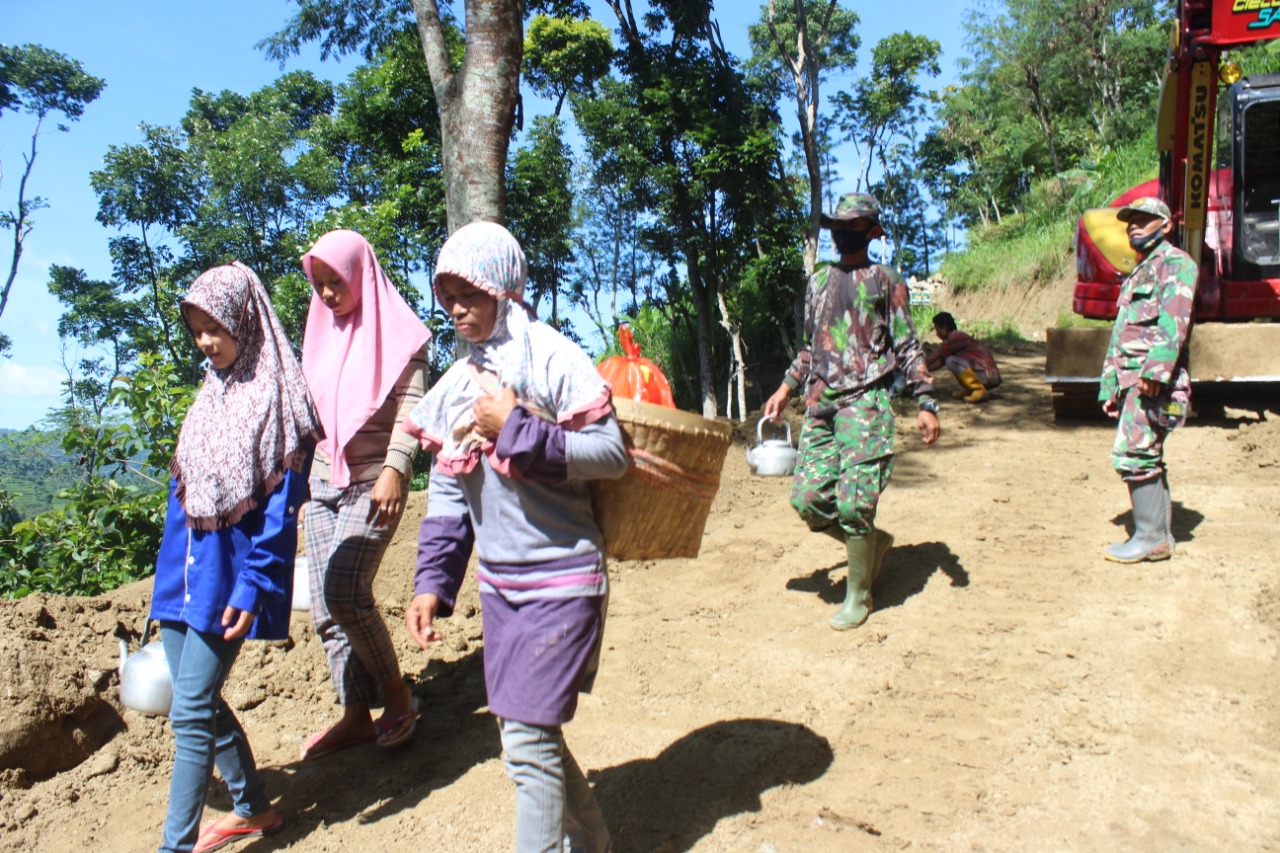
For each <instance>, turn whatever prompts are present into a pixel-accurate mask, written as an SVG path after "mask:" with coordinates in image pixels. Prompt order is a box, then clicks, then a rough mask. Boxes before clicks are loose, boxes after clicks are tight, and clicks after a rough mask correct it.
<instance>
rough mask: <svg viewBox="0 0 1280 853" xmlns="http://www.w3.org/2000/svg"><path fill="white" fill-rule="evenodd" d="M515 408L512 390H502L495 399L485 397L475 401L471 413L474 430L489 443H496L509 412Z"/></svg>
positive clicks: (513, 391) (514, 396)
mask: <svg viewBox="0 0 1280 853" xmlns="http://www.w3.org/2000/svg"><path fill="white" fill-rule="evenodd" d="M515 407H516V392H515V389H514V388H503V389H502V392H501V393H499V394H498V396H496V397H491V396H489V395H485V396H484V397H481V398H480V399H479V400H476V403H475V405H474V406H472V407H471V408H472V411H473V412H474V413H475V416H476V430H477V431H478V432H479V433H480V434H481V435H483V436H484V437H485V438H487V439H489V440H490V441H497V440H498V434H499V433H501V432H502V427H503V426H504V425H505V424H506V422H507V417H508V416H509V415H510V414H511V410H512V409H514V408H515Z"/></svg>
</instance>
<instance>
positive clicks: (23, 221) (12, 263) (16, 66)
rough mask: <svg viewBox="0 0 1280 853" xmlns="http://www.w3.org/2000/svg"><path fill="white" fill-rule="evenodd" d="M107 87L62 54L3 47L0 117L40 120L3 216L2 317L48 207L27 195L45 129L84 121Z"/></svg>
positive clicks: (4, 347) (3, 344) (2, 341)
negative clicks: (52, 121)
mask: <svg viewBox="0 0 1280 853" xmlns="http://www.w3.org/2000/svg"><path fill="white" fill-rule="evenodd" d="M105 85H106V83H105V82H104V81H102V80H101V79H99V78H97V77H94V76H92V75H90V74H87V73H86V72H85V70H84V67H83V66H82V65H81V64H80V63H79V62H77V61H76V60H74V59H71V58H70V57H68V56H65V55H63V54H61V53H58V52H57V51H53V50H49V49H48V48H46V47H41V46H40V45H38V44H27V45H21V46H16V47H15V46H11V45H0V117H2V116H3V114H4V113H5V112H7V111H8V112H17V111H21V112H25V113H27V114H29V115H32V116H34V117H35V121H34V126H33V128H32V131H31V145H30V147H29V149H28V150H27V152H26V153H25V154H23V157H22V160H23V169H22V175H21V177H20V178H19V179H18V197H17V205H16V207H14V208H13V209H12V210H7V211H3V212H0V227H4V228H8V229H11V230H12V231H13V253H12V257H11V258H10V259H9V272H8V275H7V277H6V278H5V282H4V289H3V290H0V316H3V314H4V309H5V307H6V306H7V305H8V304H9V292H10V290H12V289H13V282H14V279H16V278H17V277H18V262H19V261H20V260H21V259H22V250H23V243H24V242H25V241H26V239H27V236H28V235H29V234H30V233H31V229H32V228H33V227H34V224H33V222H32V220H31V215H32V214H33V213H34V212H35V211H37V210H40V209H41V208H43V207H45V206H46V204H45V201H44V199H42V198H40V197H39V196H29V195H28V194H27V183H28V181H29V180H30V179H31V173H32V171H33V170H34V169H35V165H36V156H37V154H38V149H37V142H38V141H39V139H40V128H41V127H42V126H43V124H44V121H45V119H46V118H48V117H49V116H50V115H52V114H54V113H61V114H62V115H63V116H64V117H65V118H66V119H67V120H68V121H79V120H80V116H82V115H84V108H85V106H86V105H88V104H90V103H92V102H93V101H95V100H97V98H98V95H99V94H101V93H102V89H103V87H104V86H105ZM57 128H58V130H60V131H64V132H65V131H67V130H68V129H69V128H67V126H66V125H64V124H58V125H57ZM0 178H3V172H0ZM9 347H10V339H9V338H8V336H6V335H3V334H0V353H4V352H6V351H8V349H9Z"/></svg>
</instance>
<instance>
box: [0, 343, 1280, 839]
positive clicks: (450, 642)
mask: <svg viewBox="0 0 1280 853" xmlns="http://www.w3.org/2000/svg"><path fill="white" fill-rule="evenodd" d="M1000 355H1001V358H1002V369H1003V370H1004V372H1005V375H1006V377H1007V378H1006V383H1005V386H1004V387H1003V388H1002V389H1001V391H1000V392H999V394H998V395H997V396H996V397H995V398H994V399H993V400H992V401H991V402H989V403H987V404H984V405H982V406H980V407H965V406H962V405H961V404H959V403H957V404H953V405H948V406H946V407H945V409H944V412H943V419H942V420H943V428H944V434H943V437H942V440H941V441H940V442H939V444H938V445H937V446H935V447H933V448H923V447H922V446H921V445H920V443H919V441H918V439H917V438H916V437H914V436H913V435H911V434H910V432H909V431H908V429H907V428H908V427H910V426H912V424H911V421H912V420H913V419H912V418H905V419H903V420H902V422H901V423H900V429H899V434H900V441H899V450H900V453H899V457H898V460H897V470H896V472H895V475H894V480H893V485H892V487H891V488H890V490H889V492H888V493H887V494H886V496H885V499H884V502H883V504H882V507H881V514H880V520H881V523H882V526H883V527H884V528H885V529H887V530H889V531H891V532H892V533H893V534H894V535H895V536H896V538H897V547H896V548H895V549H894V551H893V552H892V553H891V554H890V555H889V557H888V559H887V561H886V565H885V571H884V573H883V576H882V578H881V579H880V581H879V582H878V583H877V586H876V588H875V597H876V603H877V610H876V612H875V613H874V614H873V616H872V617H871V620H870V621H869V622H868V624H867V625H866V626H864V627H863V628H861V629H859V630H857V631H853V632H849V633H836V632H834V631H832V630H830V629H829V628H828V627H827V618H828V616H829V614H830V612H831V611H832V609H833V608H834V607H835V605H836V603H837V602H838V600H839V599H840V598H841V596H842V590H843V587H842V579H843V569H844V566H843V563H844V558H843V553H842V549H841V548H840V546H839V545H837V544H835V543H833V542H832V541H831V540H829V539H826V538H824V537H820V536H815V535H811V534H809V533H807V532H806V530H805V529H804V527H803V525H802V524H801V523H800V522H799V521H798V520H797V518H796V516H795V515H794V513H793V512H792V511H791V510H790V508H789V506H788V504H787V481H785V480H783V479H765V478H753V477H751V476H750V475H749V474H748V472H747V469H746V466H745V463H744V461H743V458H742V450H743V449H744V448H743V447H741V446H735V447H734V448H733V449H731V451H730V455H729V462H728V465H727V467H726V470H725V477H724V483H723V486H722V488H721V492H720V495H719V497H718V499H717V501H716V504H715V506H714V509H713V512H712V515H711V518H710V520H709V522H708V525H707V533H706V539H705V544H704V546H703V552H702V556H701V557H700V558H699V559H698V560H696V561H689V560H672V561H663V562H652V563H617V564H615V565H613V566H612V567H611V574H612V579H613V594H612V603H611V608H610V613H609V622H608V628H607V632H606V641H607V651H606V654H605V658H604V662H603V669H602V672H601V676H600V679H599V681H598V682H597V686H596V692H595V694H594V695H592V696H589V697H586V698H585V699H584V701H583V703H582V706H581V708H580V711H579V714H578V718H577V719H576V720H575V721H574V722H573V723H571V724H570V725H569V726H568V727H567V736H568V739H569V741H570V743H571V745H572V747H573V749H574V752H575V754H576V755H577V756H578V758H579V760H580V762H581V763H582V764H583V766H584V769H588V770H589V775H590V777H591V779H592V780H593V782H594V783H595V785H596V789H597V792H598V795H599V798H600V800H601V803H602V805H603V807H604V810H605V813H606V816H607V818H608V820H609V823H610V826H611V828H612V830H613V832H614V834H615V838H616V849H617V851H618V853H683V851H691V852H693V851H696V853H720V851H735V853H736V852H737V851H745V853H809V852H810V851H817V853H826V851H833V853H834V851H841V853H845V852H846V851H863V850H866V851H880V850H902V849H916V850H940V851H952V850H982V851H1057V850H1085V851H1091V850H1097V851H1103V850H1161V851H1165V850H1233V851H1263V850H1280V711H1277V709H1278V708H1280V666H1278V665H1277V643H1278V640H1280V556H1277V548H1276V542H1277V518H1278V517H1280V489H1277V483H1276V479H1277V473H1280V467H1278V466H1280V428H1278V427H1277V420H1276V417H1277V416H1276V414H1275V413H1271V414H1270V416H1269V417H1270V418H1271V419H1270V420H1267V419H1259V417H1258V416H1257V415H1256V414H1254V413H1251V412H1243V411H1234V410H1228V417H1227V418H1225V419H1222V420H1217V421H1214V422H1203V421H1194V422H1192V423H1191V424H1190V425H1188V426H1187V427H1186V428H1185V429H1183V430H1182V431H1180V432H1179V433H1177V434H1176V435H1175V436H1173V438H1172V439H1171V440H1170V442H1169V454H1168V455H1169V460H1170V466H1171V472H1172V473H1171V477H1170V480H1171V486H1172V491H1173V498H1174V503H1175V506H1174V526H1175V532H1176V533H1177V535H1178V539H1179V540H1180V546H1179V549H1178V553H1177V556H1176V557H1175V558H1174V559H1173V560H1171V561H1169V562H1165V563H1158V564H1146V565H1139V566H1134V567H1125V566H1117V565H1115V564H1111V563H1107V562H1105V561H1103V560H1102V559H1101V556H1100V555H1101V552H1102V549H1103V548H1104V547H1105V546H1106V545H1107V543H1108V542H1111V541H1115V540H1117V539H1119V538H1122V537H1123V525H1124V523H1126V522H1127V521H1128V502H1127V498H1126V494H1125V490H1124V488H1123V486H1122V484H1121V483H1120V481H1119V479H1118V478H1117V477H1116V476H1115V475H1114V473H1112V472H1111V470H1110V468H1109V467H1108V462H1107V453H1108V449H1109V447H1110V442H1111V432H1110V429H1109V427H1107V426H1106V425H1105V424H1077V425H1072V426H1058V425H1055V424H1054V423H1053V422H1052V420H1051V417H1050V412H1049V405H1048V397H1047V393H1046V391H1045V389H1044V388H1043V386H1042V384H1041V382H1040V381H1039V371H1040V366H1041V363H1042V361H1041V360H1042V357H1043V351H1042V350H1041V349H1038V348H1037V347H1036V346H1034V345H1027V346H1025V347H1022V348H1020V349H1019V350H1018V351H1016V352H1014V351H1006V352H1003V353H1000ZM948 382H949V380H946V381H944V382H943V383H942V387H943V388H944V390H949V389H950V386H949V385H948V384H947V383H948ZM752 427H753V425H750V424H748V425H747V428H746V429H745V430H743V434H744V435H745V434H746V433H747V432H749V431H750V430H751V429H752ZM417 499H418V501H420V500H421V497H420V496H418V498H417ZM417 506H418V507H419V508H418V512H420V511H421V509H420V506H421V505H420V503H419V504H417ZM413 528H414V525H406V526H405V527H404V529H402V530H401V531H400V533H399V535H398V538H397V542H396V544H395V546H394V547H393V550H392V552H391V554H390V555H389V557H388V559H387V561H386V563H385V564H384V569H383V575H382V577H381V578H380V581H379V589H380V595H381V597H382V601H383V603H384V606H385V609H386V611H387V613H388V618H389V619H391V620H393V621H395V623H396V624H395V625H394V633H395V636H396V640H397V643H398V645H399V648H400V650H401V661H402V664H403V665H404V668H405V670H406V672H407V673H409V674H410V675H411V676H412V678H413V681H414V685H415V687H414V689H415V690H416V691H417V692H419V693H420V694H422V695H423V696H424V697H426V699H427V701H428V706H429V709H430V710H429V712H428V715H427V717H426V719H425V720H424V722H423V726H422V728H421V730H420V731H419V734H418V736H417V738H416V740H415V741H414V742H413V744H412V745H411V746H410V747H409V748H407V749H404V750H402V751H399V752H395V753H383V752H380V751H378V750H377V749H376V748H375V747H372V746H370V747H364V748H359V749H356V750H352V751H349V752H347V753H344V754H340V755H336V756H333V757H330V758H328V759H326V760H324V761H321V762H313V763H308V764H300V763H298V762H297V761H296V756H297V753H298V749H299V745H300V744H301V742H302V739H303V738H304V737H305V736H306V735H307V734H309V733H310V732H312V731H315V730H317V729H318V728H320V727H321V726H323V725H324V724H325V723H326V721H327V720H329V719H331V718H332V717H333V715H334V709H333V707H332V706H331V704H330V703H331V701H332V693H331V690H330V688H329V685H328V679H327V673H326V670H325V667H324V658H323V654H322V653H321V650H320V647H319V644H318V643H317V642H316V641H315V639H314V636H313V634H312V631H311V629H310V627H309V625H307V624H306V619H305V616H304V617H303V618H302V619H299V620H297V622H296V624H295V625H294V627H293V630H292V640H291V641H290V642H289V643H282V644H274V645H270V646H268V645H263V644H256V645H253V646H249V647H246V651H245V653H244V654H242V656H241V659H240V662H239V664H238V665H237V669H236V672H235V673H234V675H233V679H232V682H231V683H230V684H229V687H228V691H227V693H228V696H229V697H230V698H231V700H232V701H233V703H234V704H235V705H236V707H237V708H238V709H240V713H241V717H242V719H243V720H244V721H245V724H246V727H247V728H248V730H249V733H250V736H251V739H252V740H253V743H254V746H255V749H256V751H257V754H258V758H259V761H260V763H261V764H262V765H263V766H264V767H265V772H266V774H267V776H268V779H269V782H270V786H271V792H272V795H273V796H274V797H275V798H276V801H277V805H278V808H279V809H280V810H281V811H283V813H284V814H285V816H286V818H287V820H288V826H287V828H286V829H285V831H284V832H283V833H282V834H281V835H279V836H276V837H274V838H273V839H268V840H264V841H258V842H255V843H253V844H245V845H242V846H241V847H239V848H238V849H239V850H243V851H249V853H262V852H263V851H267V850H273V849H290V850H300V851H361V853H365V852H366V851H382V850H386V851H392V850H425V851H441V852H442V853H452V852H453V851H456V852H457V853H490V852H491V851H502V850H509V849H510V847H511V838H512V824H513V820H512V808H513V806H512V802H513V794H512V788H511V785H510V783H509V782H508V781H507V780H506V778H505V775H504V772H503V769H502V765H501V762H500V760H499V756H498V752H499V747H498V740H497V734H496V727H495V724H494V722H493V720H492V718H490V717H489V716H488V715H487V714H486V713H484V690H483V680H482V673H481V669H480V663H479V661H480V651H481V642H482V638H481V635H480V622H479V615H478V612H477V609H476V598H475V593H474V588H473V587H469V588H468V594H467V597H466V598H465V599H464V602H463V604H462V606H460V608H459V614H458V615H457V616H455V617H454V618H453V619H451V620H449V621H448V622H447V623H445V628H446V632H447V637H448V639H447V640H446V642H445V643H444V644H443V645H442V647H441V648H440V649H438V650H437V651H435V652H434V653H432V654H429V655H428V654H425V653H422V652H419V651H416V650H412V649H411V648H410V644H409V640H408V638H407V635H406V634H405V632H404V631H403V629H402V627H401V626H400V624H399V620H400V617H401V615H402V612H403V607H404V605H405V603H406V600H407V595H408V592H409V584H410V577H411V571H412V569H411V564H412V554H413V544H414V543H413V539H414V534H415V533H416V530H415V529H413ZM148 592H149V587H148V585H147V584H145V583H144V584H141V585H135V586H133V587H130V588H126V589H125V590H121V591H119V592H118V593H116V594H114V595H113V596H111V597H110V599H109V600H105V601H90V602H83V601H81V602H75V601H67V600H65V599H31V600H27V601H25V602H20V603H16V604H6V605H4V606H3V607H2V608H0V651H3V652H4V653H5V654H6V659H8V660H10V661H17V663H16V664H15V665H14V666H12V667H11V668H10V670H11V671H10V674H9V675H8V676H7V678H8V682H7V684H6V685H4V687H5V690H3V691H0V728H4V726H6V725H7V726H8V729H7V730H13V729H14V728H15V726H16V723H15V720H14V715H15V714H19V713H22V714H26V715H28V716H29V717H30V716H31V715H39V714H46V715H47V714H53V713H64V714H65V713H67V712H66V711H65V710H64V711H62V712H58V711H54V710H50V709H56V708H64V709H65V708H67V707H72V706H75V707H80V708H83V707H84V706H85V705H92V701H91V698H92V695H93V694H95V693H100V694H101V695H102V696H104V697H106V698H108V699H109V700H111V701H115V698H116V697H115V688H114V684H115V682H114V675H113V673H112V669H113V668H114V666H115V654H116V652H115V647H114V640H113V639H112V638H111V635H112V633H113V632H114V631H115V630H117V626H118V625H122V626H124V627H125V628H126V629H130V630H135V631H136V630H138V629H139V628H141V626H142V624H143V615H144V614H145V599H146V595H147V593H148ZM41 673H45V675H41ZM24 685H25V686H24ZM86 685H87V686H86ZM41 690H43V691H44V692H45V693H46V694H48V696H47V697H46V698H45V699H43V700H41V701H40V702H35V700H33V698H32V696H31V695H25V696H24V695H19V694H21V693H22V692H23V691H26V692H27V694H31V693H35V692H39V691H41ZM68 696H78V697H80V705H75V703H74V702H72V701H71V699H69V698H68ZM86 696H89V697H90V699H89V700H86V699H85V697H86ZM33 702H34V704H33ZM24 703H25V704H24ZM59 703H61V704H59ZM33 709H34V710H33ZM75 713H80V714H81V715H82V716H83V715H84V714H86V713H87V712H83V711H76V712H75ZM6 715H7V716H6ZM122 719H123V723H124V724H125V725H126V726H127V729H126V730H125V731H122V732H120V733H119V734H117V735H116V736H115V737H114V738H113V739H112V740H111V741H110V742H109V743H108V744H107V745H106V746H105V747H103V748H102V749H101V750H98V751H97V752H96V753H94V754H93V755H92V756H91V757H90V758H89V759H88V760H87V761H85V762H83V763H82V764H80V765H79V766H77V767H75V768H74V769H71V770H67V771H65V772H62V773H60V774H58V775H56V776H53V777H52V778H50V779H47V780H45V781H36V782H32V781H31V779H30V774H24V773H22V772H17V771H12V770H11V771H7V772H6V774H5V775H4V777H3V779H0V781H3V782H4V784H5V787H4V789H3V799H2V800H0V821H3V826H4V832H3V834H0V849H4V850H24V851H37V852H38V853H65V851H67V850H77V849H95V850H99V849H100V850H116V851H133V850H138V851H142V850H149V849H155V846H156V844H157V842H158V839H159V831H160V826H161V823H162V821H163V816H164V806H165V799H166V792H167V776H168V763H167V762H168V760H169V757H170V756H171V747H170V742H169V736H168V731H167V729H166V728H165V727H164V726H163V725H162V724H161V723H160V722H159V721H157V720H153V719H149V718H144V717H141V716H139V715H137V714H135V713H133V712H124V714H123V717H122ZM68 725H70V723H69V722H67V721H66V720H64V722H63V730H64V731H65V730H66V728H67V726H68ZM3 740H4V736H3V733H0V742H3ZM227 805H228V804H227V800H226V798H225V796H224V795H222V794H220V793H219V794H217V795H215V796H214V797H213V798H212V799H211V801H210V807H211V809H212V810H213V811H215V812H216V811H218V810H223V809H225V808H227Z"/></svg>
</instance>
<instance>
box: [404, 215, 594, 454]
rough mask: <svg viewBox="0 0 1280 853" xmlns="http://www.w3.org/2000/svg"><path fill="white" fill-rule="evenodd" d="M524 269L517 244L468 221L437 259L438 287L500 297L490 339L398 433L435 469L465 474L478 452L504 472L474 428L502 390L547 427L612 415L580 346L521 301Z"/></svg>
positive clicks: (496, 229) (498, 229) (492, 227)
mask: <svg viewBox="0 0 1280 853" xmlns="http://www.w3.org/2000/svg"><path fill="white" fill-rule="evenodd" d="M526 274H527V266H526V263H525V257H524V251H523V250H522V249H521V248H520V243H519V242H518V241H517V240H516V238H515V237H513V236H511V234H510V232H508V231H507V229H506V228H503V227H502V226H501V225H498V224H496V223H493V222H472V223H471V224H469V225H464V226H463V227H462V228H459V229H458V230H457V231H456V232H454V234H453V235H452V236H451V237H450V238H449V239H448V240H447V241H446V242H445V244H444V247H443V248H441V250H440V257H439V259H438V260H437V261H436V269H435V279H434V281H435V287H436V288H437V295H439V283H440V279H441V278H442V277H443V276H446V275H449V276H456V277H458V278H461V279H463V280H464V281H466V282H468V283H469V284H471V285H473V286H475V287H478V288H479V289H481V290H483V291H484V292H486V293H488V294H489V295H491V296H493V297H494V298H495V299H497V300H498V311H497V318H496V321H495V322H494V325H493V331H492V332H491V333H490V335H489V337H488V338H486V339H485V340H484V341H481V342H480V343H474V344H472V345H471V354H470V355H469V356H468V357H467V358H466V359H463V360H461V361H458V362H456V363H455V364H454V365H453V366H452V367H451V368H449V370H448V371H447V372H446V373H445V375H444V376H443V377H441V379H440V381H439V382H437V383H436V384H435V386H434V387H433V388H432V389H431V390H430V391H429V392H428V393H427V395H426V396H425V397H423V398H422V401H421V402H419V403H418V405H417V407H415V408H414V410H413V412H412V414H410V416H409V418H408V420H407V421H406V422H405V423H404V424H403V428H404V429H405V430H406V431H407V432H409V433H410V434H412V435H415V436H417V438H418V439H419V440H420V441H421V442H422V446H423V447H424V448H426V449H427V450H430V451H434V452H435V453H436V465H437V466H438V467H440V468H441V469H442V470H445V471H447V472H449V473H454V474H457V473H465V472H467V471H470V470H471V469H472V468H474V467H475V465H476V463H477V462H478V461H479V460H480V457H481V456H482V455H484V456H488V458H489V461H490V464H491V465H492V467H493V468H494V469H495V470H497V471H499V472H500V473H503V474H509V471H508V470H507V465H506V463H505V461H504V460H500V459H497V458H496V456H495V454H494V452H493V450H494V443H493V442H492V441H489V440H487V439H485V438H484V437H483V436H481V435H480V434H479V433H478V432H477V431H476V430H475V416H474V413H473V410H472V407H473V406H474V405H475V403H476V401H477V400H479V399H480V398H481V397H484V396H489V395H497V394H498V393H499V392H500V391H501V390H502V389H504V388H512V389H514V390H515V392H516V399H517V400H518V402H519V405H520V406H521V407H523V408H525V409H527V410H528V411H530V412H532V413H533V414H535V415H538V416H539V417H541V418H543V419H545V420H548V421H550V422H552V423H559V424H564V425H566V426H567V427H568V428H570V429H580V428H581V427H582V426H585V425H586V424H589V423H593V422H595V421H597V420H600V419H601V418H603V417H605V416H607V415H608V414H609V413H610V412H611V411H613V407H612V404H611V403H610V394H609V385H608V383H607V382H605V380H604V378H603V377H602V376H601V375H600V374H599V372H598V371H597V370H596V368H595V365H593V364H592V363H591V359H590V357H589V356H587V354H586V353H585V352H583V350H582V348H581V347H579V346H578V345H577V344H575V343H573V342H572V341H570V340H569V339H568V338H566V337H564V336H563V335H562V334H560V333H559V332H558V331H556V330H555V329H553V328H552V327H551V326H548V325H547V324H545V323H543V322H541V321H539V320H538V319H537V317H536V316H535V315H534V314H533V312H532V311H531V310H530V309H529V308H528V306H526V305H525V304H524V302H523V301H522V297H523V295H524V286H525V277H526Z"/></svg>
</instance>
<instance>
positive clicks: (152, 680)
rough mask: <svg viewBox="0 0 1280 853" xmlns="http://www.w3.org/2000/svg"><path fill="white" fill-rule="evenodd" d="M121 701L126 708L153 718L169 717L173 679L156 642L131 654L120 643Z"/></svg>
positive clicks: (162, 649) (162, 651)
mask: <svg viewBox="0 0 1280 853" xmlns="http://www.w3.org/2000/svg"><path fill="white" fill-rule="evenodd" d="M120 701H121V702H122V703H123V704H124V706H125V707H126V708H132V709H133V710H135V711H141V712H142V713H144V714H152V715H154V716H160V717H167V716H169V708H170V706H172V705H173V678H172V676H171V675H170V674H169V662H168V661H167V660H166V659H165V656H164V646H163V645H162V644H161V643H160V641H159V640H157V641H155V642H151V643H147V644H146V645H144V646H143V647H142V648H140V649H138V650H137V651H136V652H134V653H133V654H129V644H128V643H126V642H125V641H124V640H121V641H120Z"/></svg>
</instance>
